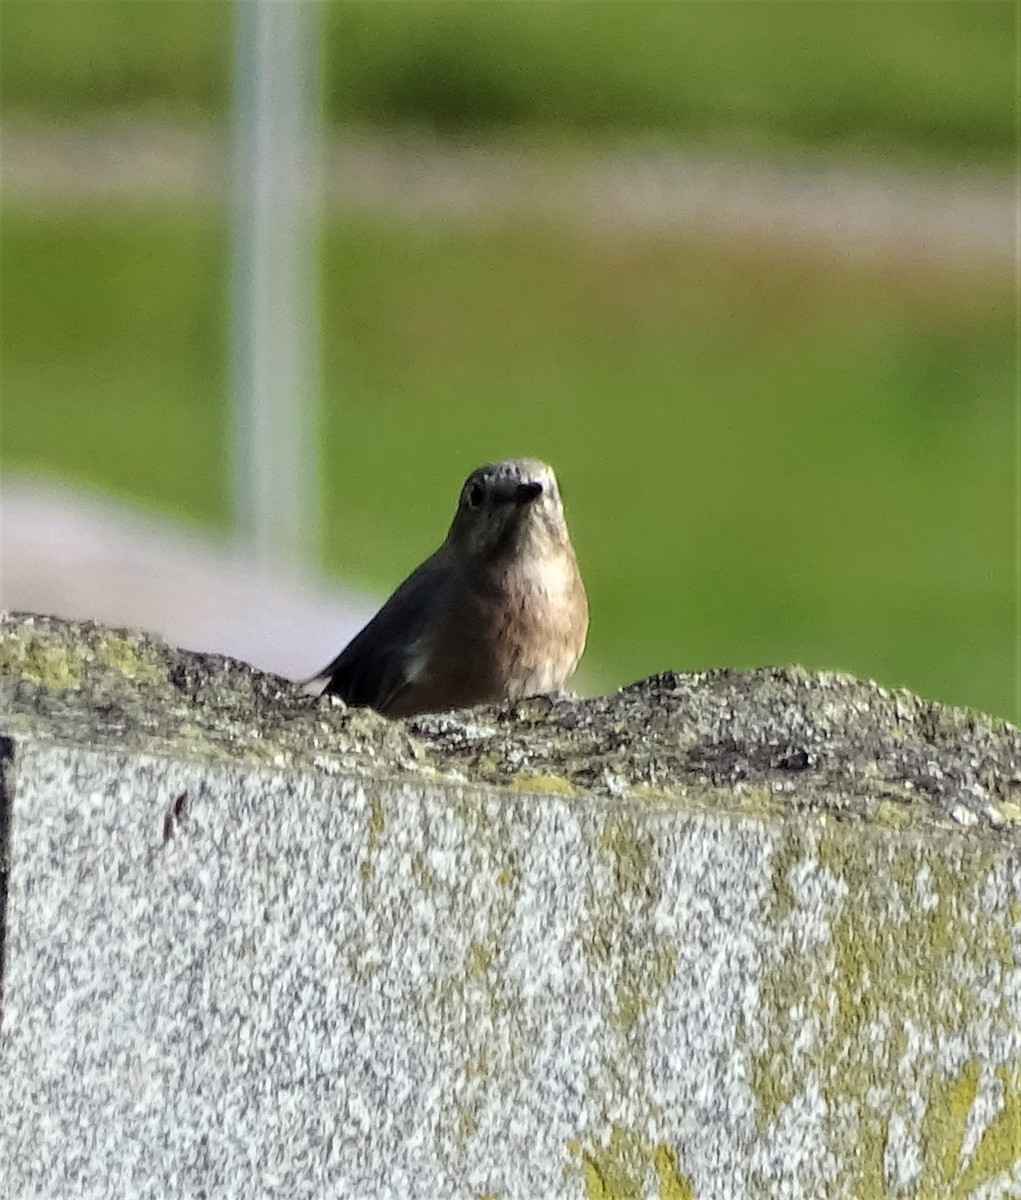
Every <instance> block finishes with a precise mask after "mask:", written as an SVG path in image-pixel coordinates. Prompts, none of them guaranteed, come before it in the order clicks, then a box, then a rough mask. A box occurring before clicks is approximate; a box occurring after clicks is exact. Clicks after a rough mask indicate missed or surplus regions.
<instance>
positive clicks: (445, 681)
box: [385, 546, 588, 717]
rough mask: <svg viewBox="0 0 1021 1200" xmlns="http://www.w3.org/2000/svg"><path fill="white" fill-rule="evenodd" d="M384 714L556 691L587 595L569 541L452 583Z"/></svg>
mask: <svg viewBox="0 0 1021 1200" xmlns="http://www.w3.org/2000/svg"><path fill="white" fill-rule="evenodd" d="M457 594H458V596H459V599H458V602H457V603H456V604H455V605H452V606H451V608H450V610H449V612H448V613H447V614H446V618H445V620H444V621H443V623H442V624H441V626H440V627H439V629H438V630H437V632H436V634H435V636H434V637H433V638H432V639H431V642H430V644H429V645H427V646H423V647H422V654H421V658H420V660H419V662H418V664H417V665H416V668H415V670H414V672H413V674H414V678H413V679H412V680H411V682H410V683H409V685H408V686H407V687H405V688H404V689H402V691H401V692H400V693H399V694H398V695H396V696H395V697H394V699H393V701H392V702H391V703H390V704H389V705H388V706H387V707H386V709H385V711H386V714H387V715H388V716H392V717H400V716H411V715H413V714H415V713H421V712H441V711H443V710H445V709H451V708H469V707H471V706H472V705H475V704H484V703H493V702H496V701H500V700H506V699H511V700H513V699H518V698H520V697H522V696H529V695H534V694H535V693H537V692H548V691H556V690H558V689H559V688H561V687H562V686H563V685H564V683H565V682H566V681H567V680H568V679H569V678H570V677H571V675H572V674H573V673H574V669H575V667H576V666H577V663H578V659H579V658H580V657H581V653H582V651H583V650H584V648H585V636H586V633H587V631H588V603H587V600H586V597H585V588H584V585H583V584H582V581H581V576H580V574H579V573H578V567H577V563H576V562H575V558H574V554H573V552H572V551H571V549H570V546H567V547H566V548H564V549H562V550H558V552H557V553H556V554H547V555H545V556H544V557H543V558H542V559H541V560H539V559H528V560H524V561H519V562H516V563H515V564H514V565H513V566H512V567H510V568H509V569H508V570H506V571H504V572H501V573H499V574H497V575H495V576H493V577H483V578H481V579H478V580H473V581H472V585H471V586H466V587H464V588H462V589H457Z"/></svg>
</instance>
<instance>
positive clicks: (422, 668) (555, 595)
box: [320, 458, 588, 717]
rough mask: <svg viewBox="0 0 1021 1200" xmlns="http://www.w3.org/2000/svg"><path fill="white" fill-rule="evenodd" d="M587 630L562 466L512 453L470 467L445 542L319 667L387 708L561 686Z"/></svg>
mask: <svg viewBox="0 0 1021 1200" xmlns="http://www.w3.org/2000/svg"><path fill="white" fill-rule="evenodd" d="M587 632H588V601H587V600H586V598H585V588H584V586H583V584H582V582H581V575H580V574H579V573H578V564H577V562H576V560H575V557H574V548H573V547H572V545H571V538H570V535H569V534H568V532H567V523H566V522H565V520H564V510H563V506H562V505H561V503H560V491H559V489H558V487H557V480H556V476H555V475H554V474H553V471H552V470H551V469H550V468H549V467H548V466H546V464H545V463H542V462H539V461H538V460H536V459H534V458H509V459H506V460H505V461H503V462H496V463H489V464H488V465H486V466H484V467H479V468H478V470H477V471H473V472H472V473H471V474H470V475H469V476H468V478H467V479H466V480H465V484H464V487H463V488H462V489H461V496H460V499H459V501H458V505H457V511H456V512H455V514H454V520H453V522H452V523H451V526H450V530H449V532H448V533H447V536H446V538H445V540H444V542H443V544H442V545H441V546H440V548H439V549H438V550H437V551H436V552H435V553H434V554H432V555H430V557H429V558H427V559H426V560H425V562H424V563H422V565H421V566H420V567H418V569H417V570H415V571H413V572H412V574H411V575H409V576H408V578H407V579H405V581H404V582H403V583H402V584H401V585H400V587H399V588H398V589H397V590H396V591H395V592H394V594H393V595H392V596H391V597H390V599H389V600H387V602H386V603H385V604H384V605H383V607H382V608H381V609H380V610H379V612H378V613H376V615H375V616H374V617H373V618H372V620H371V621H370V622H369V623H368V625H366V626H365V628H364V629H363V630H362V631H361V632H360V633H359V634H357V635H356V636H355V637H354V638H353V639H352V641H351V642H350V643H349V644H348V645H347V646H346V647H345V648H344V649H343V650H342V651H341V652H340V654H339V655H338V656H337V657H336V658H335V659H334V660H333V662H331V663H330V665H329V666H328V667H327V668H326V669H325V670H324V671H322V672H320V677H323V676H325V677H326V680H327V682H326V687H325V689H324V692H325V693H332V694H333V695H335V696H340V697H341V698H342V699H343V700H345V701H346V702H347V703H348V704H351V705H355V706H359V707H368V708H374V709H376V710H377V711H378V712H381V713H383V714H385V715H386V716H388V717H407V716H413V715H414V714H416V713H423V712H442V711H444V710H446V709H451V708H468V707H471V706H472V705H475V704H484V703H493V702H497V701H501V700H516V699H519V698H521V697H522V696H530V695H534V694H535V693H537V692H549V691H557V690H559V689H560V688H562V687H563V685H564V683H565V682H566V681H567V680H568V679H569V678H570V676H571V675H572V674H573V672H574V668H575V667H576V666H577V664H578V659H579V658H580V657H581V652H582V650H583V649H584V647H585V635H586V633H587Z"/></svg>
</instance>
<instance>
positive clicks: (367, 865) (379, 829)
mask: <svg viewBox="0 0 1021 1200" xmlns="http://www.w3.org/2000/svg"><path fill="white" fill-rule="evenodd" d="M385 828H386V813H385V811H384V810H383V802H382V800H380V798H379V793H378V790H377V789H376V788H372V789H370V791H369V819H368V822H367V824H366V833H365V858H364V859H363V860H362V863H361V865H360V867H359V870H360V871H361V876H362V880H363V881H364V882H365V883H368V882H369V880H370V879H371V878H372V871H373V862H372V860H373V859H374V858H375V855H376V851H377V850H378V849H379V840H380V838H381V837H382V836H383V830H384V829H385Z"/></svg>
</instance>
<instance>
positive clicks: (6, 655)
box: [0, 625, 85, 692]
mask: <svg viewBox="0 0 1021 1200" xmlns="http://www.w3.org/2000/svg"><path fill="white" fill-rule="evenodd" d="M84 673H85V672H84V667H83V664H82V659H81V655H80V654H78V653H76V652H75V651H74V650H73V649H70V648H68V647H67V646H65V645H62V644H60V643H53V642H50V641H48V640H46V639H44V638H41V637H39V636H38V635H36V634H35V633H34V631H33V627H32V626H31V625H22V626H20V627H19V628H18V629H17V630H16V631H15V632H14V633H5V635H4V637H3V638H0V674H2V675H15V676H22V677H23V678H28V679H32V680H34V681H35V682H36V683H41V684H42V685H43V686H44V687H47V688H49V689H50V690H51V691H55V692H58V691H63V690H64V689H66V688H73V687H78V686H79V685H80V684H81V682H82V678H83V676H84Z"/></svg>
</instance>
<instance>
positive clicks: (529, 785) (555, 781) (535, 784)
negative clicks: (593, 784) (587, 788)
mask: <svg viewBox="0 0 1021 1200" xmlns="http://www.w3.org/2000/svg"><path fill="white" fill-rule="evenodd" d="M506 786H507V787H508V788H509V789H510V790H511V791H512V792H535V793H538V794H539V795H543V796H576V795H578V793H579V792H580V790H581V789H580V788H578V787H576V786H575V785H574V784H573V783H572V782H571V781H570V780H569V779H565V778H564V777H563V776H562V775H545V774H543V773H542V772H528V771H522V772H521V773H520V774H518V775H513V776H512V777H511V778H510V779H509V780H507V784H506Z"/></svg>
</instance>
